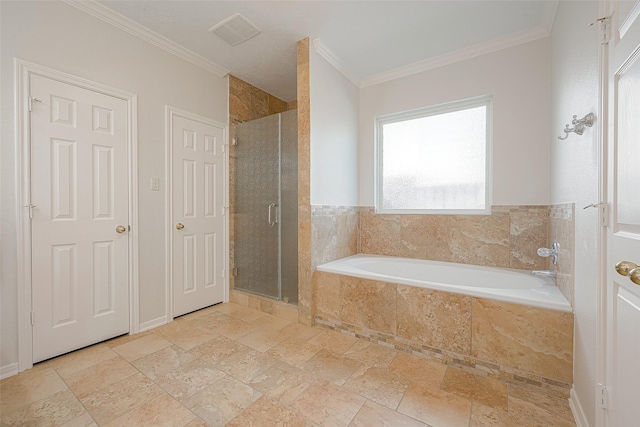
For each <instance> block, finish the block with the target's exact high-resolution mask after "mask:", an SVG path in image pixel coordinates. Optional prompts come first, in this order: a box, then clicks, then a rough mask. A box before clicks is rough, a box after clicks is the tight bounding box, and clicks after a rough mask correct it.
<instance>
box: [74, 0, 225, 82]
mask: <svg viewBox="0 0 640 427" xmlns="http://www.w3.org/2000/svg"><path fill="white" fill-rule="evenodd" d="M62 1H64V2H65V3H67V4H68V5H70V6H73V7H75V8H77V9H79V10H81V11H83V12H85V13H88V14H89V15H92V16H94V17H96V18H98V19H101V20H103V21H104V22H107V23H109V24H111V25H113V26H114V27H117V28H119V29H121V30H123V31H126V32H127V33H129V34H131V35H133V36H135V37H138V38H139V39H141V40H144V41H145V42H147V43H150V44H152V45H154V46H156V47H159V48H160V49H163V50H165V51H166V52H169V53H170V54H172V55H175V56H177V57H178V58H181V59H184V60H185V61H187V62H190V63H191V64H193V65H195V66H197V67H200V68H202V69H203V70H206V71H208V72H210V73H211V74H213V75H215V76H217V77H225V76H226V75H227V74H229V70H227V69H226V68H224V67H221V66H220V65H218V64H216V63H215V62H213V61H210V60H208V59H206V58H203V57H202V56H200V55H198V54H197V53H195V52H192V51H190V50H188V49H186V48H184V47H182V46H180V45H179V44H177V43H174V42H172V41H171V40H169V39H167V38H166V37H164V36H161V35H160V34H158V33H156V32H155V31H151V30H150V29H148V28H147V27H144V26H142V25H140V24H138V23H137V22H135V21H132V20H131V19H129V18H127V17H125V16H122V15H121V14H119V13H117V12H115V11H113V10H112V9H109V8H108V7H106V6H103V5H102V4H100V3H98V2H96V1H95V0H62Z"/></svg>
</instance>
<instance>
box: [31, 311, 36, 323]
mask: <svg viewBox="0 0 640 427" xmlns="http://www.w3.org/2000/svg"><path fill="white" fill-rule="evenodd" d="M35 324H36V316H35V314H34V313H33V311H32V312H31V326H35Z"/></svg>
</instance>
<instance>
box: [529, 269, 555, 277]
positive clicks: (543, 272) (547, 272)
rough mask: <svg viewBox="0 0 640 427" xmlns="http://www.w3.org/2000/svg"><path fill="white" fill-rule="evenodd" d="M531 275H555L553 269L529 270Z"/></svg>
mask: <svg viewBox="0 0 640 427" xmlns="http://www.w3.org/2000/svg"><path fill="white" fill-rule="evenodd" d="M531 275H532V276H542V277H556V271H555V270H533V271H532V272H531Z"/></svg>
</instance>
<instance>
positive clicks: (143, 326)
mask: <svg viewBox="0 0 640 427" xmlns="http://www.w3.org/2000/svg"><path fill="white" fill-rule="evenodd" d="M166 323H167V316H161V317H158V318H157V319H153V320H149V321H147V322H143V323H140V330H139V332H144V331H148V330H149V329H153V328H157V327H158V326H162V325H164V324H166Z"/></svg>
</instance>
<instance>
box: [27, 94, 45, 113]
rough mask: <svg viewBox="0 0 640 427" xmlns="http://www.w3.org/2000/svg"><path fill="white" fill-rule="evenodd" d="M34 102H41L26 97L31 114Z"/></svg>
mask: <svg viewBox="0 0 640 427" xmlns="http://www.w3.org/2000/svg"><path fill="white" fill-rule="evenodd" d="M34 102H42V101H40V100H39V99H38V98H33V97H31V96H30V97H28V98H27V103H28V104H29V112H31V111H32V110H33V103H34Z"/></svg>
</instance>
